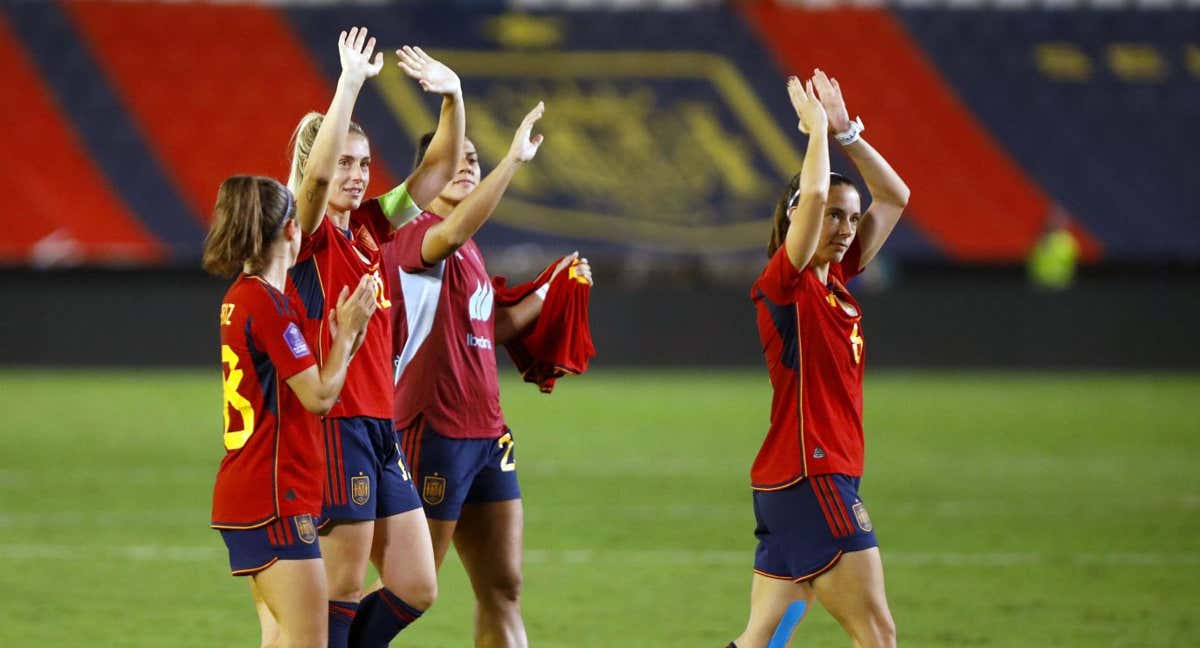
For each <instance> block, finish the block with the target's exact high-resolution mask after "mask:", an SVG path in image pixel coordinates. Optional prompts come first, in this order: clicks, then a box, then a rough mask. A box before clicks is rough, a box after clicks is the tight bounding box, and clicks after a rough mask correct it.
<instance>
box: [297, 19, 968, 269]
mask: <svg viewBox="0 0 1200 648" xmlns="http://www.w3.org/2000/svg"><path fill="white" fill-rule="evenodd" d="M502 15H504V14H502V13H499V12H471V13H466V12H463V11H455V10H454V9H453V8H452V7H450V6H447V5H446V4H434V5H424V6H416V7H414V6H405V7H394V6H393V7H339V8H336V9H294V10H289V12H288V16H289V18H290V20H291V24H292V25H293V27H294V28H295V29H296V31H297V34H298V35H299V37H300V39H301V40H302V41H303V42H305V43H306V44H307V45H308V46H309V48H310V50H311V51H312V52H313V53H314V56H315V57H316V58H317V60H318V64H319V65H320V66H321V68H322V70H323V71H324V72H325V74H326V75H327V76H328V77H329V78H330V79H331V80H332V79H335V78H336V77H337V74H338V72H339V65H338V59H337V52H336V49H335V47H334V46H333V38H334V35H335V34H336V32H337V30H339V29H343V28H348V27H349V26H351V25H356V24H359V25H367V26H369V27H371V28H372V29H373V32H372V33H374V34H375V35H377V36H378V37H379V38H380V39H381V41H382V42H384V43H386V44H388V45H389V46H394V45H396V44H401V43H411V44H416V45H420V46H422V47H428V48H436V49H442V50H446V49H452V50H472V51H483V52H488V51H497V52H500V51H533V52H537V51H542V50H538V49H536V48H535V49H532V50H522V49H519V48H518V49H508V50H506V49H505V48H504V47H503V46H502V45H500V44H499V43H498V42H497V40H496V39H495V38H494V34H495V33H496V30H495V24H494V21H495V19H496V18H497V17H498V16H502ZM522 15H524V16H528V17H532V18H533V19H535V20H537V19H545V20H547V21H549V22H550V23H552V24H553V25H554V29H556V30H557V32H558V34H559V39H558V41H557V43H556V44H553V45H550V46H548V47H547V49H545V50H544V51H546V52H547V55H556V54H559V53H562V52H571V51H590V52H597V51H599V52H629V51H654V52H668V51H670V52H681V51H699V52H710V53H713V54H718V55H720V56H722V57H723V58H725V59H726V60H728V61H730V62H731V63H732V64H733V65H734V67H735V68H736V70H737V72H738V73H739V75H740V77H741V80H742V81H744V82H745V83H746V84H747V85H748V86H749V87H750V89H751V91H752V92H753V93H754V94H755V95H756V96H757V101H758V102H760V103H761V104H762V105H763V107H764V108H765V109H766V111H767V113H768V115H769V117H770V118H771V119H772V120H773V121H774V123H775V124H776V125H778V127H779V129H780V131H781V132H782V134H783V136H785V137H794V138H795V140H793V144H792V146H793V148H795V149H797V150H802V146H803V141H804V140H803V138H802V136H800V135H799V134H798V133H797V132H796V128H795V124H796V117H795V115H794V113H793V111H792V108H791V105H790V103H789V101H788V98H787V93H786V90H785V88H784V78H785V75H784V73H783V72H782V71H781V70H780V69H779V68H778V67H777V66H776V65H775V64H774V62H773V56H772V54H771V52H770V51H768V50H767V49H765V48H764V46H763V44H762V43H761V42H760V39H759V38H758V37H757V35H756V34H755V33H754V32H753V31H752V29H751V28H750V27H749V25H747V24H746V23H745V22H744V21H743V20H742V19H741V17H740V16H739V15H738V14H737V13H735V12H733V11H730V10H726V9H706V10H695V11H687V12H611V11H578V12H550V13H546V12H537V13H530V14H522ZM388 56H389V60H388V65H393V64H394V63H393V60H392V55H391V53H390V52H389V53H388ZM451 62H452V61H451ZM634 81H636V82H635V83H629V84H626V83H624V82H623V81H621V80H616V81H612V80H610V79H599V80H596V79H572V80H570V81H569V83H571V84H575V85H576V86H578V87H579V88H580V89H581V91H582V92H584V93H592V96H594V93H596V92H597V89H598V88H604V87H607V86H611V87H612V88H613V89H614V92H615V93H617V94H618V95H621V96H623V97H628V96H629V95H631V94H635V93H636V90H637V87H638V83H641V82H645V83H648V84H651V85H652V87H653V89H654V98H653V99H652V100H651V101H654V102H658V103H655V106H654V108H653V109H652V110H650V112H649V115H648V117H646V120H647V122H650V123H652V124H653V126H654V128H656V129H663V130H667V129H671V128H675V129H677V131H678V130H679V129H686V128H689V127H688V126H682V125H680V124H679V123H678V122H677V123H670V122H669V120H664V117H663V116H664V115H668V116H669V115H671V114H674V113H669V112H667V111H664V110H662V108H661V102H666V101H670V102H678V101H680V100H686V101H694V102H696V103H698V104H702V105H704V106H706V107H707V109H709V110H711V111H712V114H713V115H715V117H716V118H717V120H718V121H719V122H720V124H721V125H722V126H723V127H724V128H725V129H726V131H727V132H729V133H732V136H733V137H734V138H741V139H742V140H743V141H749V138H750V135H749V134H748V133H747V131H746V130H745V128H744V124H743V123H741V121H740V119H739V118H738V117H737V116H736V115H735V114H734V112H733V109H732V107H731V106H730V105H729V102H728V101H727V100H722V98H721V97H719V96H718V95H717V92H716V90H714V86H713V85H712V84H710V83H708V82H706V81H702V80H698V79H691V78H682V77H681V78H675V77H670V78H664V77H654V76H652V75H648V76H647V77H646V78H645V79H635V80H634ZM538 83H542V81H539V80H536V79H534V80H532V81H531V80H529V79H520V80H518V81H517V83H516V84H509V82H508V80H507V79H505V80H503V81H500V82H497V81H495V80H493V79H481V78H478V77H476V78H470V77H467V76H464V90H465V95H466V100H467V102H468V105H469V106H470V105H471V104H472V102H475V105H476V106H478V105H480V101H481V97H483V96H485V95H488V94H490V95H491V96H492V97H495V96H496V95H497V94H501V93H503V92H504V91H505V89H507V88H510V87H511V88H515V87H517V86H518V85H520V84H525V85H520V87H521V88H522V90H521V94H520V95H519V97H518V100H519V101H521V102H524V101H526V100H527V101H528V102H529V103H530V105H532V102H533V101H534V100H535V99H537V98H538V97H537V96H535V95H533V94H532V93H531V91H530V90H529V88H534V87H537V84H538ZM546 85H547V86H550V85H551V84H550V82H546ZM369 88H370V89H369V90H368V91H367V92H365V93H364V94H363V96H362V98H361V99H360V101H359V105H358V108H357V109H356V115H355V117H356V119H359V120H360V121H362V122H363V123H364V125H365V126H366V127H367V129H368V130H369V132H370V133H371V137H372V147H373V150H374V151H375V152H376V155H377V156H380V157H383V158H386V159H387V160H388V161H389V163H390V164H391V165H392V168H393V169H394V170H396V171H398V172H399V173H398V175H400V176H403V175H405V174H407V173H408V171H409V165H408V160H410V159H411V157H412V151H413V143H412V142H410V141H409V137H408V135H407V134H406V133H405V132H404V130H403V129H402V128H401V126H400V125H399V124H398V123H397V122H396V120H395V119H394V117H393V116H392V114H391V112H390V111H389V110H388V108H387V106H386V104H385V103H384V101H383V99H382V98H381V97H380V96H379V95H378V94H377V92H376V91H375V89H374V88H373V87H372V86H369ZM726 99H727V98H726ZM427 101H428V102H429V105H430V106H431V107H432V106H434V105H435V99H434V98H432V97H429V98H427ZM491 105H492V104H489V106H491ZM521 105H524V104H523V103H522V104H521ZM675 105H677V104H675ZM556 108H558V110H559V112H558V113H557V114H556V112H555V110H556ZM514 114H515V112H514ZM562 114H563V112H562V106H561V104H560V105H558V106H556V105H555V104H554V103H553V102H550V103H549V105H548V110H547V117H546V121H547V122H549V121H550V120H551V119H555V118H556V117H557V116H558V115H562ZM493 116H494V117H495V119H496V120H497V122H498V123H500V124H503V125H505V128H508V127H515V125H516V123H517V122H518V121H519V115H517V116H515V117H514V115H509V114H504V115H500V114H495V115H493ZM576 119H578V117H576ZM631 119H637V117H631ZM579 128H586V125H585V126H580V127H579ZM471 131H472V124H470V123H469V124H468V134H470V133H471ZM658 132H659V131H655V133H656V134H657V133H658ZM689 132H690V131H689ZM685 139H686V138H685ZM593 143H594V140H593ZM835 150H836V147H835ZM547 157H548V156H540V158H539V160H537V161H535V162H534V164H535V165H536V164H538V163H539V162H540V163H543V164H547V163H548V162H546V160H545V159H544V158H547ZM681 157H682V159H687V158H686V156H681ZM484 162H485V164H486V163H494V160H489V159H488V156H487V155H486V152H485V155H484ZM749 164H750V166H751V167H752V168H753V169H754V170H755V171H757V172H758V174H759V176H760V177H762V178H766V179H767V182H766V183H765V185H764V187H763V190H762V191H759V192H758V193H756V194H755V195H754V196H753V197H742V198H732V197H731V195H730V194H728V193H725V194H718V195H716V196H713V197H712V198H711V199H710V200H711V202H708V203H703V202H702V204H700V205H697V209H698V210H703V209H707V210H708V212H709V213H708V214H706V218H709V219H710V222H716V223H729V222H745V221H747V220H750V219H753V218H760V219H761V220H762V241H761V243H759V242H755V243H754V244H753V247H752V248H746V249H745V252H744V253H745V254H753V255H759V256H761V255H762V254H763V249H764V248H765V245H766V239H767V238H768V237H769V234H770V223H769V216H770V214H771V212H772V209H773V206H774V201H775V200H776V198H777V193H778V192H779V191H780V190H782V188H783V186H784V184H785V183H786V182H787V180H788V179H789V177H790V175H791V174H790V173H787V174H781V173H780V172H779V170H778V169H777V168H775V167H774V166H772V165H771V164H770V163H769V161H768V160H767V159H766V158H765V157H764V156H762V155H761V154H758V153H756V154H755V156H754V157H753V158H752V159H751V161H750V163H749ZM652 166H655V165H652ZM833 167H834V168H835V169H836V170H839V171H845V172H848V175H852V176H854V177H856V179H858V178H857V176H856V175H855V174H854V173H853V167H852V165H851V164H850V163H849V161H848V160H846V159H845V158H844V157H843V156H842V155H841V153H840V152H835V155H834V160H833ZM610 168H611V167H601V168H600V169H599V170H598V171H599V172H600V173H604V172H606V171H608V170H609V169H610ZM656 168H659V169H663V170H664V171H666V172H667V173H670V174H672V175H674V176H675V179H676V184H677V185H679V184H686V181H679V178H683V177H685V176H687V174H688V173H689V171H690V169H689V167H688V166H687V165H686V164H681V163H680V162H679V160H677V159H671V160H667V161H663V160H661V159H660V160H656ZM486 171H487V169H486V168H485V173H486ZM617 171H620V170H619V169H618V170H614V175H617V173H616V172H617ZM653 182H654V178H653V177H649V178H646V183H643V184H649V183H653ZM565 186H568V185H557V186H555V187H551V188H550V189H549V190H547V191H546V192H544V193H542V194H540V195H539V196H538V201H539V204H552V205H555V206H570V205H579V204H580V203H588V204H586V205H585V207H586V209H587V210H588V211H591V212H592V213H606V214H607V213H612V212H614V211H617V210H616V209H615V208H609V207H608V206H606V205H605V204H604V202H603V200H602V199H596V198H595V197H592V198H581V197H579V196H578V195H571V194H570V193H569V191H570V189H569V188H566V189H565V188H564V187H565ZM860 186H862V185H861V182H860ZM705 188H706V189H707V188H708V187H705ZM373 189H374V190H375V191H379V190H382V188H381V187H374V188H373ZM555 191H557V192H559V193H557V194H556V193H555ZM666 197H672V196H666ZM588 201H590V202H588ZM731 206H732V208H731ZM502 208H503V207H502ZM660 208H661V207H660V206H659V205H657V204H655V202H654V201H647V202H646V203H644V206H641V207H639V209H641V210H642V211H643V212H644V213H647V214H654V213H655V211H656V210H657V209H660ZM625 209H627V210H628V207H626V208H625ZM564 218H569V216H566V217H564ZM684 222H691V221H684ZM621 227H622V225H621V221H620V220H618V219H614V221H613V228H614V229H615V230H617V231H620V228H621ZM613 238H621V237H613ZM625 238H627V239H628V240H627V241H626V242H620V243H611V242H610V243H606V242H601V241H598V240H594V239H589V238H587V237H585V236H583V235H580V236H577V237H576V236H565V235H549V234H541V233H535V232H531V231H530V230H528V229H524V228H516V227H506V226H504V225H502V224H500V223H490V224H489V225H488V226H487V227H485V228H484V229H483V230H482V231H481V232H480V234H479V235H478V236H477V237H476V240H477V241H478V242H479V243H480V245H482V246H483V247H484V248H485V249H496V248H499V247H506V246H511V245H515V244H520V243H528V242H533V243H536V244H538V245H542V246H545V247H546V248H547V249H553V250H562V251H569V250H572V249H575V248H579V249H586V250H588V251H589V252H591V253H593V254H597V253H599V252H604V251H607V252H618V251H624V250H636V251H638V252H642V253H644V252H649V253H654V254H661V255H668V256H673V255H676V254H675V253H671V252H666V251H664V248H662V247H660V246H656V245H655V244H654V242H652V241H651V242H647V241H643V240H639V239H638V237H636V236H632V235H631V236H628V237H625ZM887 252H888V254H889V255H892V256H896V257H901V258H920V259H922V260H936V259H942V258H944V257H943V256H942V254H941V253H940V252H939V251H938V250H937V249H936V247H935V246H934V245H933V244H931V243H930V242H929V240H928V239H926V238H925V237H924V235H923V234H921V233H920V232H919V231H918V230H917V229H916V228H915V227H913V226H911V225H909V224H907V223H906V224H903V225H901V226H900V227H899V228H898V230H897V233H896V235H895V237H894V239H893V240H892V241H891V242H890V243H889V245H888V247H887Z"/></svg>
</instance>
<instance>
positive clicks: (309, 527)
mask: <svg viewBox="0 0 1200 648" xmlns="http://www.w3.org/2000/svg"><path fill="white" fill-rule="evenodd" d="M295 520H296V533H297V534H298V535H299V536H300V541H301V542H303V543H304V544H312V543H314V542H316V541H317V525H316V524H313V519H312V516H311V515H309V514H307V513H305V514H304V515H297V516H296V518H295Z"/></svg>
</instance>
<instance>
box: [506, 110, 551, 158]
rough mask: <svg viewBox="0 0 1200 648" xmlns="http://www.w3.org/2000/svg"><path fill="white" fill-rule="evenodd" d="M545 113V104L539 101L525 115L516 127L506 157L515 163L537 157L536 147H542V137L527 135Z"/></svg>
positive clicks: (539, 135)
mask: <svg viewBox="0 0 1200 648" xmlns="http://www.w3.org/2000/svg"><path fill="white" fill-rule="evenodd" d="M545 112H546V104H544V103H543V102H541V101H539V102H538V103H537V105H536V106H534V107H533V110H530V111H529V114H528V115H525V119H523V120H521V125H520V126H518V127H517V133H516V135H514V136H513V141H512V146H511V147H509V149H508V155H509V156H510V157H512V158H513V159H514V160H516V161H517V162H528V161H530V160H532V159H533V156H535V155H537V152H538V147H539V146H541V145H542V135H541V133H538V134H537V135H534V136H533V137H530V136H529V134H530V133H531V132H532V131H533V125H534V124H535V123H536V122H537V120H539V119H541V118H542V114H543V113H545Z"/></svg>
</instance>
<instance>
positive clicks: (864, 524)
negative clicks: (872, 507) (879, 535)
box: [850, 502, 872, 533]
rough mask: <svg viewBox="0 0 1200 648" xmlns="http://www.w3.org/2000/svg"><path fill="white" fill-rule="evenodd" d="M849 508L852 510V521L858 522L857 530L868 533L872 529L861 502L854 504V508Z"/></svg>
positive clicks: (868, 516)
mask: <svg viewBox="0 0 1200 648" xmlns="http://www.w3.org/2000/svg"><path fill="white" fill-rule="evenodd" d="M850 508H852V509H854V519H855V521H857V522H858V528H860V529H862V530H863V531H864V532H867V533H870V532H871V528H872V527H871V516H870V515H867V507H866V506H864V505H863V503H862V502H855V503H854V506H852V507H850Z"/></svg>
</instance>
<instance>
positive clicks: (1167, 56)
mask: <svg viewBox="0 0 1200 648" xmlns="http://www.w3.org/2000/svg"><path fill="white" fill-rule="evenodd" d="M898 15H899V16H900V17H901V18H902V19H903V21H904V22H905V24H906V25H907V27H908V29H909V31H910V32H911V34H912V35H913V36H914V37H915V38H916V39H917V40H918V41H919V42H920V44H921V45H922V46H923V47H924V49H925V51H926V52H927V53H928V55H929V56H930V58H931V59H932V60H933V62H934V63H935V64H936V65H937V66H938V67H939V68H940V69H941V71H942V74H943V75H944V76H945V77H946V79H947V80H948V81H949V83H950V84H951V85H952V86H953V87H954V89H955V90H956V91H957V92H958V94H959V96H960V97H961V98H962V99H963V101H964V102H965V103H966V104H967V106H968V107H969V108H970V109H971V110H972V112H974V113H975V114H976V115H977V116H978V117H979V119H980V120H981V121H982V122H983V123H984V124H985V125H986V127H987V128H988V129H989V130H990V131H991V133H992V134H993V135H994V136H995V137H996V139H997V140H998V141H999V142H1000V144H1001V145H1002V146H1004V147H1005V148H1006V149H1007V150H1008V152H1009V153H1010V154H1011V155H1012V156H1013V157H1014V158H1015V159H1016V160H1017V162H1018V163H1019V164H1020V165H1021V166H1022V167H1023V168H1024V169H1025V171H1026V172H1028V173H1029V174H1030V176H1031V177H1032V178H1033V179H1034V180H1035V181H1036V182H1037V183H1039V184H1040V185H1041V186H1042V187H1043V188H1044V189H1045V190H1046V191H1047V193H1049V194H1050V195H1051V196H1052V197H1053V198H1055V199H1056V200H1058V201H1059V202H1060V203H1062V205H1063V206H1064V207H1066V208H1067V209H1068V210H1069V211H1070V212H1071V213H1072V214H1073V215H1074V216H1076V217H1077V218H1078V219H1079V220H1080V221H1081V222H1082V223H1083V224H1084V225H1085V226H1086V227H1087V228H1088V229H1089V230H1090V231H1092V232H1093V233H1095V234H1096V235H1097V236H1098V237H1099V238H1100V239H1101V241H1102V242H1103V244H1104V246H1105V248H1106V250H1105V252H1106V256H1108V257H1109V258H1114V259H1120V260H1155V259H1158V260H1162V259H1176V260H1179V259H1184V260H1196V259H1200V182H1197V181H1196V168H1197V162H1196V151H1197V150H1200V65H1198V64H1196V63H1193V67H1192V68H1191V69H1190V70H1189V68H1188V65H1187V63H1186V49H1185V48H1186V47H1187V46H1189V45H1190V46H1193V47H1196V46H1200V12H1194V11H1190V12H1189V11H1031V12H1024V11H1021V12H1017V11H926V10H921V11H904V12H898ZM1047 43H1059V44H1069V45H1072V46H1075V47H1077V48H1078V50H1079V51H1081V52H1082V53H1083V54H1084V55H1085V58H1086V60H1087V61H1088V62H1089V63H1090V73H1089V74H1088V75H1087V76H1088V78H1087V79H1086V80H1066V79H1063V78H1061V77H1060V78H1050V77H1049V76H1047V75H1046V74H1044V73H1043V72H1042V71H1041V70H1040V69H1039V64H1038V56H1037V52H1038V46H1039V45H1043V44H1047ZM1119 44H1135V45H1149V46H1151V47H1152V48H1153V51H1154V52H1156V53H1157V55H1158V56H1159V57H1160V60H1161V61H1163V62H1165V64H1166V68H1165V77H1164V78H1161V79H1158V80H1129V79H1123V78H1121V76H1120V75H1118V74H1116V73H1115V72H1114V70H1113V67H1112V66H1111V65H1110V62H1109V60H1110V59H1109V57H1110V54H1111V50H1110V47H1111V46H1113V45H1119ZM986 181H987V179H986V178H981V179H980V182H986ZM964 208H965V211H969V205H967V206H964Z"/></svg>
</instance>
